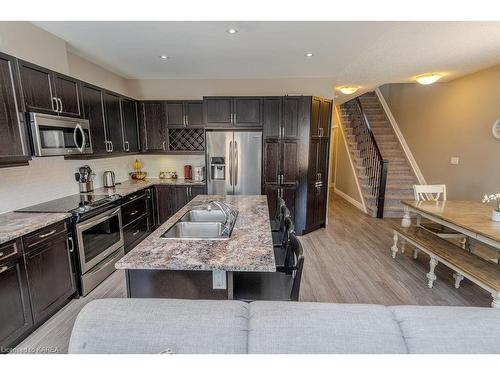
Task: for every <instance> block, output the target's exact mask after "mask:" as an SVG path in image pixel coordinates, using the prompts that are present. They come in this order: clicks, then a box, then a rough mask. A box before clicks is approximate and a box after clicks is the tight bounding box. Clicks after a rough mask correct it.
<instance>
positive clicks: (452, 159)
mask: <svg viewBox="0 0 500 375" xmlns="http://www.w3.org/2000/svg"><path fill="white" fill-rule="evenodd" d="M459 161H460V159H459V157H458V156H452V157H451V159H450V164H453V165H458V162H459Z"/></svg>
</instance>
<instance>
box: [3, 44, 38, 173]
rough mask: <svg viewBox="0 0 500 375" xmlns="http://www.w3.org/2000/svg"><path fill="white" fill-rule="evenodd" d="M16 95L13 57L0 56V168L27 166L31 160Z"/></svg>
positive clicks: (20, 108)
mask: <svg viewBox="0 0 500 375" xmlns="http://www.w3.org/2000/svg"><path fill="white" fill-rule="evenodd" d="M19 92H20V88H19V82H18V79H17V74H16V64H15V58H14V57H12V56H9V55H5V54H3V53H0V134H1V135H2V136H1V137H0V167H8V166H14V165H27V164H28V160H30V159H31V156H30V149H29V145H28V140H27V131H26V129H27V128H26V125H25V120H24V116H23V111H24V106H23V103H22V100H20V95H19Z"/></svg>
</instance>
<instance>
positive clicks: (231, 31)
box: [226, 28, 238, 34]
mask: <svg viewBox="0 0 500 375" xmlns="http://www.w3.org/2000/svg"><path fill="white" fill-rule="evenodd" d="M237 32H238V30H236V29H235V28H230V29H227V30H226V33H228V34H236V33H237Z"/></svg>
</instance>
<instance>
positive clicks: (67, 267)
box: [23, 222, 76, 324]
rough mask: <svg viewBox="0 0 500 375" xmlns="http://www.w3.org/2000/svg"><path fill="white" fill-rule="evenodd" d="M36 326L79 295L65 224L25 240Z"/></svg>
mask: <svg viewBox="0 0 500 375" xmlns="http://www.w3.org/2000/svg"><path fill="white" fill-rule="evenodd" d="M23 245H24V250H25V255H24V257H25V262H26V271H27V278H28V288H29V293H30V300H31V309H32V314H33V322H34V323H35V324H37V323H39V322H41V321H43V320H44V319H46V318H47V317H49V316H50V315H51V314H53V313H54V312H55V311H57V309H59V308H60V307H61V306H62V305H63V304H64V303H65V302H66V300H67V299H68V298H70V297H71V296H72V295H73V294H74V293H75V292H76V286H75V279H74V273H73V268H72V261H71V258H70V251H72V249H70V247H69V243H68V232H67V228H66V223H65V222H60V223H57V224H54V225H52V226H49V227H46V228H44V229H41V230H39V231H37V232H34V233H32V234H30V235H29V236H25V237H23Z"/></svg>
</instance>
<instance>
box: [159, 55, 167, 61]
mask: <svg viewBox="0 0 500 375" xmlns="http://www.w3.org/2000/svg"><path fill="white" fill-rule="evenodd" d="M160 59H162V60H166V59H168V56H167V55H161V56H160Z"/></svg>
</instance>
